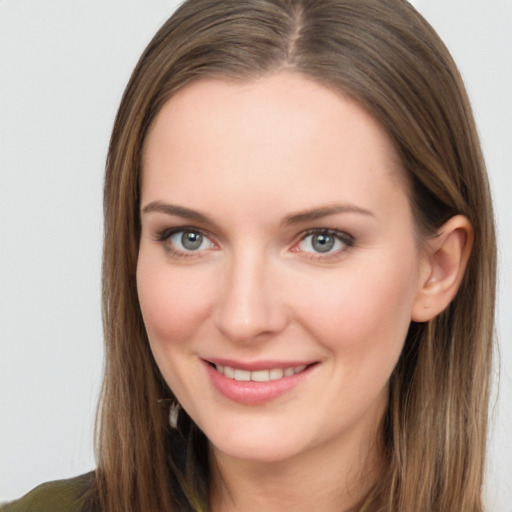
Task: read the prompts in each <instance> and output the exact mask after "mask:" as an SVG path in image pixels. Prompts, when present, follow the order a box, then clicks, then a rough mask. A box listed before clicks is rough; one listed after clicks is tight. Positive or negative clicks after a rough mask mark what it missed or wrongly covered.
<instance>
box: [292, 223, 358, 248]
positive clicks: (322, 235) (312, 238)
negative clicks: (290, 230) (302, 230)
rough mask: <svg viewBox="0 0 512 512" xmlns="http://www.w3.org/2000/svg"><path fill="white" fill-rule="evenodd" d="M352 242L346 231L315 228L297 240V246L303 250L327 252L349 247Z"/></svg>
mask: <svg viewBox="0 0 512 512" xmlns="http://www.w3.org/2000/svg"><path fill="white" fill-rule="evenodd" d="M352 243H353V239H352V237H351V236H350V235H348V234H346V233H341V232H338V231H334V230H330V229H329V230H317V231H313V232H310V233H308V234H306V235H305V236H304V238H302V240H301V241H300V242H299V244H298V246H297V248H298V250H300V251H304V252H310V253H317V254H329V253H336V252H338V251H340V250H343V249H344V248H346V247H350V246H351V245H352Z"/></svg>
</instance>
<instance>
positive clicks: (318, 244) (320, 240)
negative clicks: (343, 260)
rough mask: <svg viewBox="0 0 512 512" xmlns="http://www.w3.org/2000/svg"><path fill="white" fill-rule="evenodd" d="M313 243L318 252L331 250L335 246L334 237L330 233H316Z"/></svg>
mask: <svg viewBox="0 0 512 512" xmlns="http://www.w3.org/2000/svg"><path fill="white" fill-rule="evenodd" d="M312 245H313V248H314V249H315V251H317V252H329V251H330V250H331V249H332V248H333V246H334V237H332V236H330V235H315V236H314V237H313V240H312Z"/></svg>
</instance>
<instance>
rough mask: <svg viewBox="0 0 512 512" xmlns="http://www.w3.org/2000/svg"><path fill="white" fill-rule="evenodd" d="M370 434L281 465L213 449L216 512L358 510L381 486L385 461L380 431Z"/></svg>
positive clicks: (212, 498) (213, 504)
mask: <svg viewBox="0 0 512 512" xmlns="http://www.w3.org/2000/svg"><path fill="white" fill-rule="evenodd" d="M367 434H369V435H365V436H361V435H360V433H359V435H358V434H357V433H356V435H347V436H346V437H344V439H341V440H340V439H336V440H333V441H332V443H329V444H328V445H325V446H322V447H321V448H315V449H312V450H310V451H306V452H303V453H300V454H298V455H295V456H293V457H291V458H289V459H286V460H281V461H255V460H241V459H237V458H234V457H231V456H229V455H228V454H225V453H221V452H219V451H218V450H216V448H215V447H213V446H210V460H211V461H212V462H211V483H212V485H211V490H212V491H211V496H210V504H211V510H212V512H239V511H244V512H256V511H257V512H260V511H261V510H265V511H266V512H277V511H279V512H282V511H283V510H294V511H296V512H302V511H304V512H306V511H308V512H309V511H311V510H322V511H323V512H330V511H333V512H334V511H336V512H339V511H340V510H345V511H350V510H352V509H355V507H356V506H357V505H358V504H359V503H360V502H361V500H362V499H363V498H364V496H365V495H366V494H367V493H368V491H369V490H370V489H371V487H373V485H374V484H375V483H376V482H377V480H378V478H379V476H380V474H381V468H382V467H383V461H384V458H383V457H382V454H381V451H380V450H379V448H378V446H377V445H378V443H377V442H376V439H377V432H376V430H375V429H373V431H372V432H371V434H370V433H368V432H367ZM369 439H371V440H372V441H371V442H369Z"/></svg>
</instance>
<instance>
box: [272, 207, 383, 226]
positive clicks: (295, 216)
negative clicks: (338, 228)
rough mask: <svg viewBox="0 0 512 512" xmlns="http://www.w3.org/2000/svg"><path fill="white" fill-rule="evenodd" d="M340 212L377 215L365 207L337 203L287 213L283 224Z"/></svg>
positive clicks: (293, 223) (301, 221)
mask: <svg viewBox="0 0 512 512" xmlns="http://www.w3.org/2000/svg"><path fill="white" fill-rule="evenodd" d="M339 213H359V214H361V215H368V216H371V217H375V215H374V214H373V213H372V212H371V211H370V210H365V209H364V208H361V207H359V206H356V205H354V204H337V203H335V204H331V205H328V206H322V207H320V208H312V209H310V210H305V211H302V212H297V213H292V214H290V215H287V216H286V217H285V218H284V219H283V221H282V222H281V225H286V226H290V225H295V224H305V223H306V222H311V221H313V220H318V219H322V218H324V217H329V216H330V215H337V214H339Z"/></svg>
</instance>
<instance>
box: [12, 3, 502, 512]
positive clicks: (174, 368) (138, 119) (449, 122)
mask: <svg viewBox="0 0 512 512" xmlns="http://www.w3.org/2000/svg"><path fill="white" fill-rule="evenodd" d="M103 272H104V274H103V276H104V281H103V286H104V288H103V290H104V323H105V338H106V351H107V359H106V361H107V364H106V371H105V379H104V387H103V395H102V401H101V404H100V408H99V416H98V420H99V421H98V445H97V448H98V469H97V471H96V472H95V474H94V475H86V476H84V477H81V478H79V479H75V480H72V481H71V482H65V483H61V484H57V485H56V484H52V485H50V487H45V488H43V489H42V490H41V489H39V490H36V491H35V494H33V495H32V496H30V495H29V496H27V497H26V498H25V501H24V503H25V505H24V503H23V500H22V501H21V502H20V503H18V504H14V505H12V506H13V507H23V506H26V504H27V503H28V501H27V500H32V501H33V502H34V503H38V502H42V501H44V499H43V498H42V496H43V495H44V496H45V497H46V496H49V499H53V500H58V499H61V498H62V496H64V498H63V500H64V501H63V504H62V507H63V510H67V509H72V507H75V508H76V509H77V510H78V509H81V508H84V507H88V508H89V509H92V510H109V511H115V510H180V511H181V510H208V509H210V510H214V511H227V510H244V511H246V510H252V509H253V508H256V507H258V509H263V510H277V509H278V508H279V509H283V508H288V509H290V510H365V511H370V510H387V511H409V510H415V511H431V510H442V511H455V510H460V511H478V510H482V504H481V485H482V478H483V464H484V453H485V438H486V436H485V434H486V422H487V401H488V386H489V373H490V364H491V352H492V330H493V312H494V287H495V241H494V228H493V216H492V207H491V203H490V198H489V192H488V185H487V181H486V176H485V170H484V164H483V161H482V156H481V152H480V148H479V143H478V139H477V136H476V131H475V128H474V122H473V118H472V114H471V110H470V107H469V103H468V100H467V97H466V94H465V92H464V88H463V85H462V82H461V80H460V77H459V74H458V72H457V70H456V68H455V65H454V64H453V62H452V60H451V58H450V56H449V54H448V52H447V50H446V48H445V47H444V45H443V44H442V42H441V41H440V40H439V38H438V37H437V35H436V34H435V33H434V32H433V30H432V29H431V28H430V27H429V26H428V24H427V23H426V22H425V21H424V20H423V19H422V18H421V17H420V16H419V15H418V14H417V13H416V12H415V11H414V9H413V8H412V7H411V6H410V5H408V4H407V3H406V2H402V1H397V0H393V1H391V0H384V1H379V2H375V1H370V0H363V1H361V0H357V1H355V0H354V1H341V0H336V1H335V0H333V1H325V2H316V1H313V0H311V1H306V0H303V1H299V0H297V1H293V0H288V1H286V0H281V1H278V0H273V1H262V0H259V1H256V0H254V1H248V2H221V3H219V2H216V1H213V0H212V1H206V0H192V1H189V2H186V3H185V4H184V5H183V6H182V7H181V8H180V9H178V11H177V12H176V13H175V14H174V15H173V17H172V18H171V19H170V20H169V21H168V22H167V23H166V24H165V25H164V26H163V27H162V29H161V30H160V31H159V32H158V34H157V35H156V36H155V38H154V39H153V41H152V42H151V43H150V45H149V46H148V48H147V49H146V51H145V52H144V54H143V56H142V57H141V60H140V61H139V64H138V65H137V67H136V69H135V71H134V73H133V75H132V78H131V80H130V83H129V84H128V87H127V90H126V92H125V95H124V98H123V101H122V104H121V107H120V110H119V113H118V116H117V119H116V123H115V126H114V131H113V135H112V139H111V145H110V150H109V156H108V162H107V175H106V183H105V252H104V270H103ZM75 498H76V501H75ZM45 499H46V498H45ZM71 503H74V504H73V505H72V504H71ZM54 509H55V508H54ZM14 510H16V508H14Z"/></svg>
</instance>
